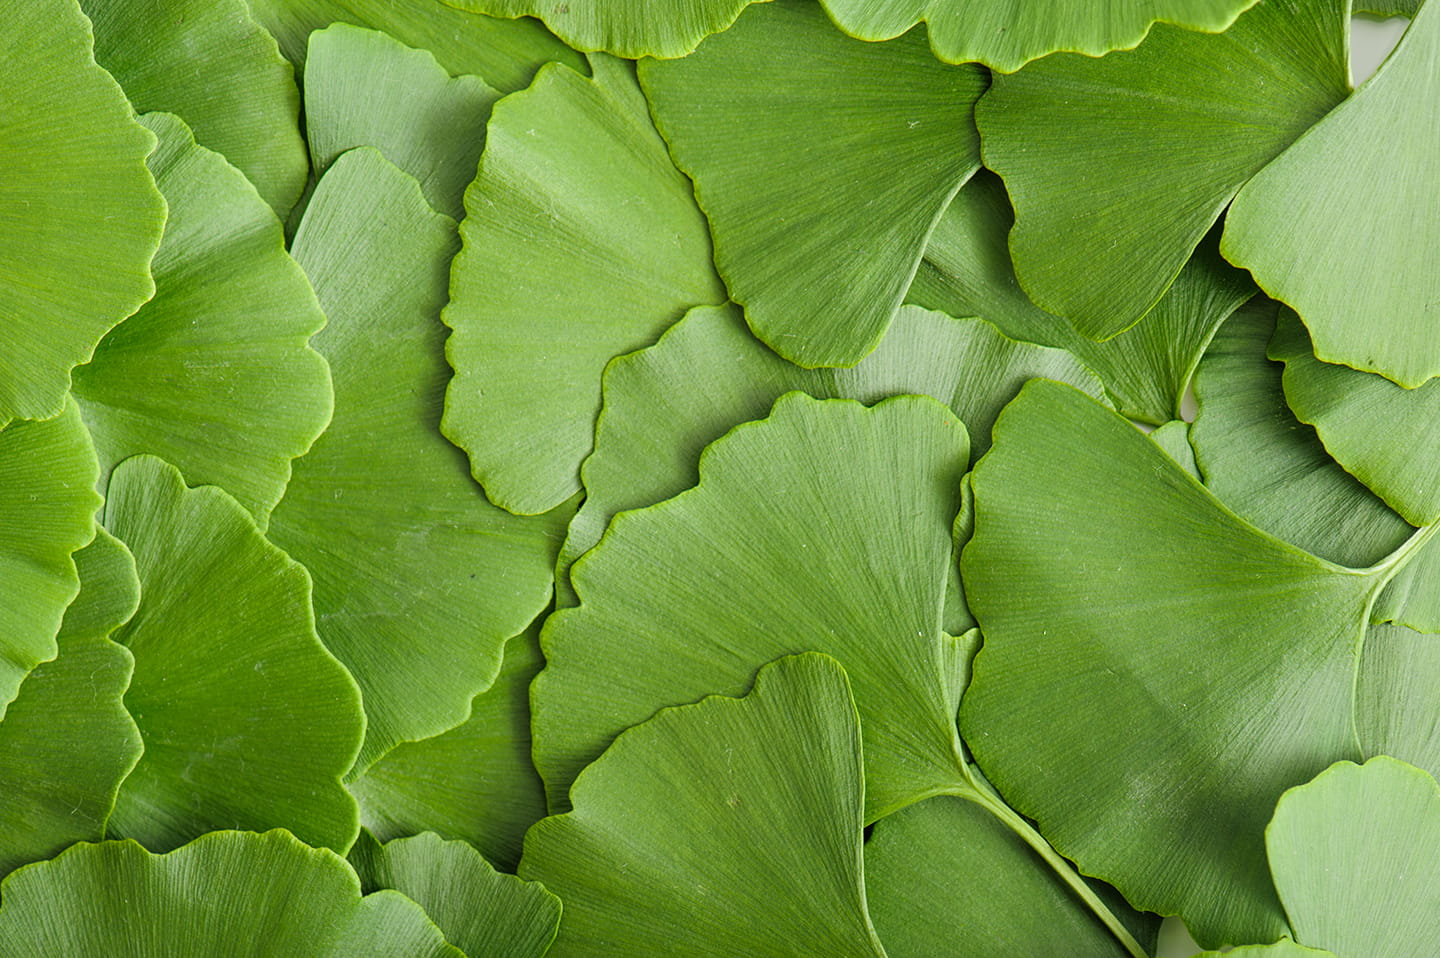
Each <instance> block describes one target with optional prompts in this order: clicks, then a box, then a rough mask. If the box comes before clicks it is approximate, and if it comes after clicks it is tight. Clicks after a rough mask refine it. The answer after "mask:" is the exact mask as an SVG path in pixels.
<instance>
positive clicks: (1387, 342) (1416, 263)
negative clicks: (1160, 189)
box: [1223, 3, 1440, 387]
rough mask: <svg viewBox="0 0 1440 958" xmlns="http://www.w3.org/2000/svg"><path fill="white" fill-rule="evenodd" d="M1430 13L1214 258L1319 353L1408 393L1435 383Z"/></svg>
mask: <svg viewBox="0 0 1440 958" xmlns="http://www.w3.org/2000/svg"><path fill="white" fill-rule="evenodd" d="M1437 63H1440V3H1430V4H1427V5H1426V6H1425V8H1424V9H1422V10H1421V11H1420V12H1419V13H1418V14H1417V15H1416V17H1415V20H1414V22H1413V23H1412V24H1411V25H1410V28H1409V29H1408V30H1406V32H1405V35H1404V36H1403V37H1401V39H1400V44H1399V46H1398V47H1396V48H1395V52H1394V53H1392V54H1391V55H1390V58H1389V59H1388V60H1386V61H1385V63H1384V64H1382V65H1381V67H1380V69H1379V71H1378V72H1377V73H1376V74H1375V75H1374V77H1372V78H1371V79H1370V80H1369V81H1368V82H1367V83H1366V84H1365V85H1364V86H1362V87H1361V88H1360V89H1359V90H1358V91H1356V93H1355V95H1354V96H1352V97H1351V98H1350V99H1349V100H1347V101H1346V102H1345V103H1343V104H1341V105H1340V106H1339V107H1338V108H1337V109H1336V110H1335V112H1334V113H1332V114H1330V115H1329V116H1328V117H1326V118H1325V119H1324V121H1323V122H1321V123H1320V124H1319V125H1317V126H1316V127H1315V129H1313V130H1311V131H1310V133H1309V134H1308V135H1306V137H1305V138H1304V139H1303V140H1301V141H1300V142H1299V143H1296V144H1295V145H1294V146H1293V147H1291V148H1290V149H1289V150H1286V151H1285V153H1284V155H1282V156H1281V157H1280V158H1279V159H1278V160H1276V161H1275V162H1274V163H1272V164H1270V166H1268V167H1267V168H1266V169H1265V170H1264V171H1263V172H1261V173H1260V174H1259V175H1258V176H1256V177H1255V179H1254V180H1252V181H1251V182H1250V183H1249V184H1248V185H1247V186H1246V187H1245V189H1243V190H1241V191H1240V195H1239V196H1237V197H1236V198H1235V205H1234V207H1233V208H1232V209H1231V211H1230V213H1229V215H1228V216H1227V217H1226V221H1225V239H1224V243H1223V249H1224V251H1225V255H1226V257H1228V258H1229V259H1230V261H1231V262H1233V263H1235V264H1237V265H1239V266H1243V267H1245V268H1246V269H1248V270H1250V271H1251V272H1252V273H1254V274H1255V279H1256V281H1257V282H1259V284H1260V285H1261V287H1263V288H1264V289H1265V291H1266V292H1267V293H1269V294H1270V295H1271V296H1273V297H1275V298H1276V299H1279V300H1283V301H1284V302H1286V303H1289V304H1290V305H1291V306H1293V307H1294V308H1295V310H1296V311H1297V312H1298V313H1299V314H1300V317H1301V319H1303V320H1304V321H1305V325H1306V326H1307V327H1309V329H1310V333H1311V335H1312V336H1313V337H1314V340H1315V355H1317V356H1318V357H1320V359H1322V360H1324V361H1325V362H1329V363H1344V364H1345V365H1347V366H1354V367H1355V368H1357V369H1364V370H1369V371H1370V372H1375V373H1380V374H1381V375H1382V376H1385V377H1387V378H1389V379H1392V380H1394V381H1395V382H1397V383H1399V384H1401V385H1402V386H1406V387H1415V386H1419V385H1420V384H1421V383H1423V382H1425V381H1426V380H1428V379H1430V378H1431V377H1432V376H1435V375H1437V374H1440V337H1437V336H1436V328H1437V326H1440V264H1437V261H1436V257H1435V248H1436V247H1437V246H1440V150H1437V149H1436V137H1437V134H1436V130H1437V127H1440V69H1437V66H1436V64H1437Z"/></svg>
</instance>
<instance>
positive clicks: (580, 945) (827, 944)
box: [520, 654, 885, 958]
mask: <svg viewBox="0 0 1440 958" xmlns="http://www.w3.org/2000/svg"><path fill="white" fill-rule="evenodd" d="M860 749H861V745H860V728H859V726H858V724H857V722H856V715H855V706H854V705H853V704H852V702H851V699H850V688H849V683H847V682H846V679H845V672H844V671H843V670H842V669H841V668H840V666H839V665H838V664H837V663H836V662H835V661H834V660H833V659H831V658H829V657H828V656H822V655H817V654H808V655H803V656H795V657H791V658H787V659H782V660H781V661H779V662H776V663H774V664H772V665H769V666H767V667H766V668H764V669H761V670H760V672H759V675H758V676H757V677H756V678H755V686H754V689H753V690H752V691H751V692H750V694H748V695H746V696H745V697H744V698H742V699H727V698H720V697H718V696H715V697H711V698H707V699H705V700H704V701H702V702H700V703H698V704H695V705H690V706H684V707H681V708H674V709H667V710H665V711H663V712H661V713H660V714H658V715H656V716H655V717H654V718H652V719H650V720H649V721H648V722H646V723H645V724H643V725H641V726H639V727H638V728H635V729H632V730H630V731H628V732H626V733H625V734H624V735H622V736H620V738H618V739H617V740H616V741H615V743H614V744H613V745H612V746H611V747H610V748H609V749H608V750H607V751H606V752H605V754H604V755H603V756H602V757H601V758H600V759H599V760H598V761H596V762H595V764H593V765H591V766H590V767H589V768H587V769H586V770H585V772H584V773H583V774H582V775H581V776H580V778H579V780H577V781H576V783H575V791H574V794H573V798H574V805H575V810H574V811H572V812H570V813H569V814H567V815H562V816H559V817H557V818H547V819H546V820H544V821H543V822H541V823H539V824H538V825H536V826H535V827H534V828H533V829H531V831H530V834H529V835H528V836H526V840H525V858H524V859H523V860H522V861H521V863H520V874H521V875H522V876H524V877H526V878H533V879H538V880H540V881H543V882H544V883H545V885H546V887H547V888H549V889H551V890H552V891H553V892H555V893H556V894H558V895H559V896H560V898H561V900H562V901H563V902H564V903H565V910H564V912H563V914H562V915H561V919H560V935H559V937H558V938H557V939H556V941H555V946H554V947H553V948H552V949H551V952H550V954H551V955H553V956H555V958H566V956H570V955H585V956H600V955H616V956H622V955H623V956H627V958H628V956H632V955H642V954H684V955H689V956H694V958H701V956H717V958H718V956H722V955H723V956H727V958H728V956H731V955H766V956H773V958H784V956H797V958H798V956H802V955H817V954H823V955H832V956H836V958H840V956H857V958H858V956H865V958H884V955H885V951H884V949H883V948H881V946H880V942H879V941H878V940H877V939H876V938H875V932H874V930H873V929H872V928H871V927H870V920H869V918H868V917H867V915H866V914H865V890H864V887H863V884H862V882H863V877H862V862H861V825H862V823H863V818H864V805H865V800H864V792H865V785H864V779H863V778H862V772H861V756H860ZM597 862H613V863H617V864H618V863H623V867H613V868H612V867H607V868H597V867H596V863H597Z"/></svg>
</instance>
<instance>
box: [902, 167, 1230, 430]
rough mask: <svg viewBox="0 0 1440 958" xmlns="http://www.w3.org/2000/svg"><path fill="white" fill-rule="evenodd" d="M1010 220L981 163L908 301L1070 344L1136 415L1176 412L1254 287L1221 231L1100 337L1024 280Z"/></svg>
mask: <svg viewBox="0 0 1440 958" xmlns="http://www.w3.org/2000/svg"><path fill="white" fill-rule="evenodd" d="M1014 222H1015V214H1014V212H1013V211H1011V209H1010V200H1009V199H1008V198H1007V197H1006V195H1005V186H1004V184H1003V183H1001V182H1000V180H999V178H998V177H996V176H995V175H994V174H993V173H991V172H989V171H988V170H981V171H980V172H979V173H977V174H976V175H975V176H974V177H973V178H972V179H971V180H970V182H969V183H967V184H965V186H964V187H962V188H961V190H960V192H959V193H957V194H955V198H954V199H953V200H951V201H950V206H949V208H948V209H946V211H945V215H944V216H942V217H941V218H940V222H939V223H938V224H937V225H936V227H935V232H934V233H932V234H931V235H930V243H929V245H928V246H926V247H925V259H924V260H923V261H922V262H921V264H920V269H919V271H918V272H917V273H916V274H915V281H914V282H913V283H912V284H911V285H910V290H909V292H908V293H906V294H905V296H906V301H907V302H911V303H916V304H918V305H921V306H926V307H929V308H930V309H938V310H940V311H942V312H946V313H949V314H950V315H952V316H981V317H983V318H985V319H988V320H990V321H991V322H992V323H994V324H995V325H997V326H999V327H1000V329H1001V331H1002V332H1004V333H1005V334H1006V335H1008V336H1011V337H1014V338H1015V339H1023V340H1026V341H1028V342H1032V343H1042V344H1044V345H1047V346H1055V347H1058V348H1061V349H1067V350H1069V351H1070V352H1072V353H1074V354H1075V355H1076V356H1078V357H1080V359H1081V360H1082V361H1083V362H1084V363H1085V364H1086V365H1088V366H1089V367H1090V368H1091V369H1093V370H1095V372H1096V374H1098V375H1099V376H1100V378H1101V379H1102V380H1103V381H1104V383H1105V389H1106V392H1108V393H1109V394H1110V396H1111V397H1112V398H1113V399H1114V400H1115V403H1116V405H1117V407H1118V408H1119V410H1120V411H1121V412H1122V413H1124V414H1125V415H1127V416H1129V417H1130V418H1132V419H1138V420H1140V421H1142V422H1148V423H1153V424H1155V425H1160V424H1162V423H1165V422H1167V421H1169V420H1171V419H1173V418H1176V417H1178V416H1179V415H1180V403H1181V399H1182V398H1183V396H1184V395H1185V388H1186V387H1187V386H1188V385H1189V384H1190V378H1191V376H1192V375H1193V374H1194V372H1195V367H1196V365H1197V364H1198V363H1199V362H1200V357H1201V355H1202V354H1203V353H1204V352H1205V347H1206V346H1207V345H1208V344H1209V342H1210V338H1211V337H1212V336H1214V335H1215V330H1216V328H1217V327H1218V326H1219V325H1220V324H1221V323H1222V322H1223V321H1224V320H1225V317H1226V316H1228V315H1230V313H1232V312H1233V311H1234V310H1235V309H1236V307H1238V306H1240V304H1242V303H1243V302H1245V300H1247V299H1249V298H1250V297H1251V296H1252V295H1253V294H1254V292H1255V286H1254V284H1253V283H1251V282H1250V280H1249V277H1248V276H1246V274H1244V273H1242V272H1240V271H1239V270H1236V269H1235V268H1233V267H1231V266H1230V265H1229V264H1227V263H1226V262H1225V261H1224V259H1222V258H1221V257H1220V253H1219V250H1218V248H1217V247H1218V243H1219V236H1218V232H1215V233H1212V238H1211V239H1207V240H1205V241H1204V242H1202V243H1201V245H1200V247H1199V248H1198V249H1197V250H1196V251H1195V254H1194V255H1193V256H1192V257H1191V258H1190V261H1189V262H1188V263H1187V264H1186V265H1185V267H1184V269H1182V270H1181V271H1180V274H1179V275H1178V276H1176V277H1175V283H1174V285H1172V286H1171V287H1170V289H1169V290H1168V291H1167V292H1166V293H1165V295H1164V297H1162V298H1161V300H1160V302H1159V303H1157V304H1156V305H1155V308H1154V309H1153V310H1151V312H1150V315H1149V316H1147V317H1146V319H1145V322H1143V323H1141V324H1139V325H1138V326H1134V327H1132V328H1130V329H1128V330H1126V331H1125V332H1123V333H1120V334H1119V335H1118V336H1116V337H1114V338H1113V339H1110V340H1108V341H1106V342H1103V343H1097V342H1095V341H1094V340H1093V339H1090V338H1088V337H1085V336H1082V335H1080V334H1079V333H1077V332H1075V330H1074V329H1073V328H1072V327H1071V326H1070V324H1069V323H1067V322H1066V321H1065V320H1063V319H1061V318H1060V317H1058V316H1054V315H1051V314H1050V313H1047V312H1045V311H1044V310H1042V309H1040V307H1038V306H1036V305H1035V304H1034V303H1032V302H1031V301H1030V298H1029V297H1028V296H1026V295H1025V293H1024V291H1023V290H1021V289H1020V284H1019V283H1018V282H1017V281H1016V279H1015V270H1014V268H1013V267H1012V266H1011V264H1010V249H1009V247H1008V246H1007V243H1006V238H1007V236H1008V235H1009V233H1010V228H1011V226H1012V225H1013V224H1014ZM1051 378H1055V377H1051Z"/></svg>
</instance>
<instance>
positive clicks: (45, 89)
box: [0, 0, 165, 703]
mask: <svg viewBox="0 0 1440 958" xmlns="http://www.w3.org/2000/svg"><path fill="white" fill-rule="evenodd" d="M0 18H3V20H4V23H5V28H4V29H3V30H0V89H3V90H4V91H5V103H6V106H5V109H4V110H3V111H0V208H3V209H4V210H5V215H4V216H3V217H0V335H3V336H4V341H5V349H4V350H3V351H0V427H3V426H4V425H5V424H6V423H8V422H9V421H10V420H11V419H14V418H21V419H48V418H50V417H52V416H56V415H58V414H60V413H61V411H62V410H63V409H64V405H65V393H66V390H68V389H69V388H70V370H71V369H72V368H73V367H74V366H76V365H77V364H79V363H83V362H85V361H86V360H87V359H89V358H90V355H91V353H92V352H93V351H94V349H95V344H96V343H98V342H99V341H100V338H101V337H102V336H104V335H105V333H106V332H107V331H109V329H110V328H111V327H112V326H114V325H115V324H116V323H118V322H120V321H121V320H122V319H124V318H125V317H126V316H129V315H130V314H131V313H133V312H134V311H135V309H136V308H137V307H138V306H139V305H140V304H141V303H143V302H145V301H146V300H147V299H149V298H150V297H151V296H152V295H153V294H154V292H155V285H154V283H153V282H152V281H151V279H150V270H149V265H150V259H151V257H153V256H154V255H155V249H156V247H157V246H158V245H159V243H160V232H161V229H162V227H163V226H164V223H165V202H164V200H162V199H161V198H160V194H159V193H158V192H157V191H156V189H155V181H154V180H153V179H152V178H151V176H150V173H149V172H148V171H147V170H146V168H145V157H146V155H147V154H149V152H150V151H151V149H153V148H154V145H155V138H154V137H152V136H151V135H150V134H149V133H148V132H147V131H146V130H145V129H143V128H142V127H140V126H139V125H138V124H136V123H135V121H134V119H133V118H132V113H131V110H130V105H129V104H128V103H127V102H126V101H125V96H124V94H123V93H121V92H120V87H119V86H118V85H117V84H116V83H115V81H114V80H113V79H112V78H111V77H110V75H109V74H108V73H106V72H105V71H104V70H102V69H100V67H99V66H97V65H96V63H95V59H94V57H93V55H92V34H91V30H90V24H89V22H88V21H87V20H86V19H85V17H84V15H83V14H82V13H81V12H80V9H79V7H78V6H76V4H75V3H74V0H4V2H3V3H0ZM0 631H8V630H0ZM0 674H3V673H0ZM5 685H6V683H5V680H3V679H0V703H3V702H6V701H9V697H10V695H13V693H14V689H13V688H10V689H9V691H8V692H7V691H6V688H5Z"/></svg>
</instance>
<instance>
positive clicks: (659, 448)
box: [558, 306, 1102, 632]
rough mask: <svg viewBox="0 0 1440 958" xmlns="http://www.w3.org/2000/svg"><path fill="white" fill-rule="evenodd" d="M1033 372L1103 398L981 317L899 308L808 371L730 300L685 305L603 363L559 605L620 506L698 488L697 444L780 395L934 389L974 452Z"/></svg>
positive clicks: (1088, 382)
mask: <svg viewBox="0 0 1440 958" xmlns="http://www.w3.org/2000/svg"><path fill="white" fill-rule="evenodd" d="M1037 376H1039V377H1045V378H1048V379H1056V380H1060V381H1062V382H1068V383H1071V384H1072V385H1074V386H1076V387H1077V388H1080V389H1083V390H1085V391H1086V392H1088V393H1090V394H1091V395H1094V396H1096V397H1098V396H1100V395H1101V394H1102V389H1101V387H1100V384H1099V382H1098V381H1096V379H1095V377H1094V375H1093V374H1091V373H1090V372H1089V370H1087V369H1085V367H1084V366H1082V365H1081V364H1080V363H1079V362H1077V361H1076V360H1075V359H1074V357H1072V356H1070V355H1068V354H1066V353H1064V352H1062V351H1060V350H1055V349H1045V348H1042V347H1038V346H1032V345H1030V344H1029V343H1016V342H1012V341H1011V340H1009V339H1006V338H1005V337H1004V336H1002V335H1000V334H999V333H998V332H997V331H996V330H995V328H994V327H993V326H991V325H990V324H988V323H985V322H981V321H980V320H974V319H952V318H950V317H949V316H943V315H941V314H939V313H932V312H927V311H926V310H923V309H917V308H915V307H905V308H902V309H901V310H900V312H899V313H898V314H897V315H896V318H895V323H894V325H893V326H892V327H891V329H890V332H889V333H887V334H886V336H885V338H884V339H883V340H881V342H880V345H879V346H878V347H877V348H876V350H875V352H873V353H871V354H870V355H869V356H867V357H866V358H865V359H864V360H862V361H861V362H860V363H859V364H858V365H857V366H855V367H854V368H852V369H815V370H808V369H802V368H800V367H798V366H794V365H792V364H790V363H787V362H785V361H784V360H783V359H781V358H780V357H779V356H777V355H776V354H775V353H773V352H771V351H770V350H768V349H766V348H765V346H764V345H763V344H761V343H760V342H759V341H758V340H756V339H755V338H754V337H753V336H751V335H750V333H749V331H748V330H747V329H746V328H745V324H744V321H743V319H742V318H741V316H740V311H739V310H738V309H737V308H735V307H733V306H727V307H719V308H711V307H706V308H700V309H695V310H692V311H691V312H690V313H689V314H688V315H687V316H686V317H685V319H683V320H681V321H680V322H679V323H677V324H675V326H674V327H672V328H671V329H670V330H669V331H668V332H666V333H665V335H664V336H663V337H661V339H660V341H659V342H658V343H657V344H656V345H654V346H652V347H650V348H648V349H644V350H640V351H639V352H636V353H632V354H630V355H628V356H623V357H620V358H619V359H616V360H615V361H614V362H612V363H611V364H610V366H609V367H608V368H607V369H606V371H605V380H604V382H605V407H604V410H603V411H602V413H601V416H600V420H599V423H598V425H597V426H596V431H595V451H594V452H593V453H592V454H591V455H590V458H588V459H587V460H586V461H585V466H584V468H583V470H582V472H581V475H582V477H583V480H584V483H585V502H584V504H583V505H582V506H581V507H580V511H579V512H578V513H577V514H576V516H575V520H574V521H573V522H572V523H571V524H570V529H569V533H568V535H567V537H566V540H565V547H564V549H562V550H561V553H560V570H561V571H560V575H559V585H558V590H559V592H560V594H561V605H562V606H570V605H574V604H575V599H574V593H573V591H572V590H571V589H570V588H569V585H570V582H569V575H568V569H569V566H570V564H571V563H572V562H574V560H575V559H576V558H578V557H579V556H580V555H582V554H583V553H585V552H587V551H589V550H590V548H591V547H593V546H594V545H595V543H597V542H599V541H600V536H601V534H602V533H603V532H604V531H605V527H606V526H607V525H609V523H610V519H611V518H612V517H613V516H614V515H615V514H616V513H617V512H621V511H624V510H627V509H637V508H640V507H643V506H648V505H653V504H654V503H656V502H659V501H660V500H662V499H668V498H670V497H671V496H674V495H677V494H679V493H680V492H682V491H684V490H685V489H688V488H689V487H691V486H693V485H695V482H696V480H697V475H696V463H697V462H698V461H699V459H700V453H701V450H703V449H704V448H705V446H707V445H708V444H710V443H711V442H713V441H714V440H716V439H718V438H719V437H720V436H722V435H724V434H725V432H726V431H727V430H729V429H730V428H731V427H733V426H736V425H738V424H740V423H742V422H747V421H749V420H752V419H761V418H764V416H765V415H766V414H767V413H769V411H770V407H771V406H772V405H774V403H775V400H777V399H779V398H780V396H781V395H783V394H784V393H786V392H790V391H791V390H800V391H803V392H806V393H809V394H810V395H812V396H814V397H816V398H818V399H856V400H859V401H861V402H864V403H875V402H878V401H879V400H881V399H884V398H886V397H887V396H896V395H905V394H919V395H927V396H931V397H933V398H934V399H937V400H939V401H940V402H943V403H945V404H947V405H948V406H949V407H950V408H951V409H952V410H953V411H954V412H955V413H956V414H957V415H959V417H960V419H961V421H962V422H964V423H965V424H966V425H967V427H968V431H969V433H970V436H971V443H972V451H973V453H974V454H975V455H976V456H978V455H980V454H981V453H983V452H984V451H985V450H986V449H988V448H989V447H990V425H991V423H993V422H994V421H995V417H996V415H998V414H999V412H1000V409H1001V407H1002V406H1004V405H1005V403H1007V402H1009V401H1010V400H1011V399H1012V398H1014V395H1015V393H1016V392H1018V391H1019V389H1020V386H1021V385H1022V384H1024V382H1025V381H1026V380H1027V379H1030V378H1032V377H1037ZM968 627H969V625H968V624H966V625H965V626H964V628H968ZM964 628H960V629H952V632H953V631H964Z"/></svg>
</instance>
